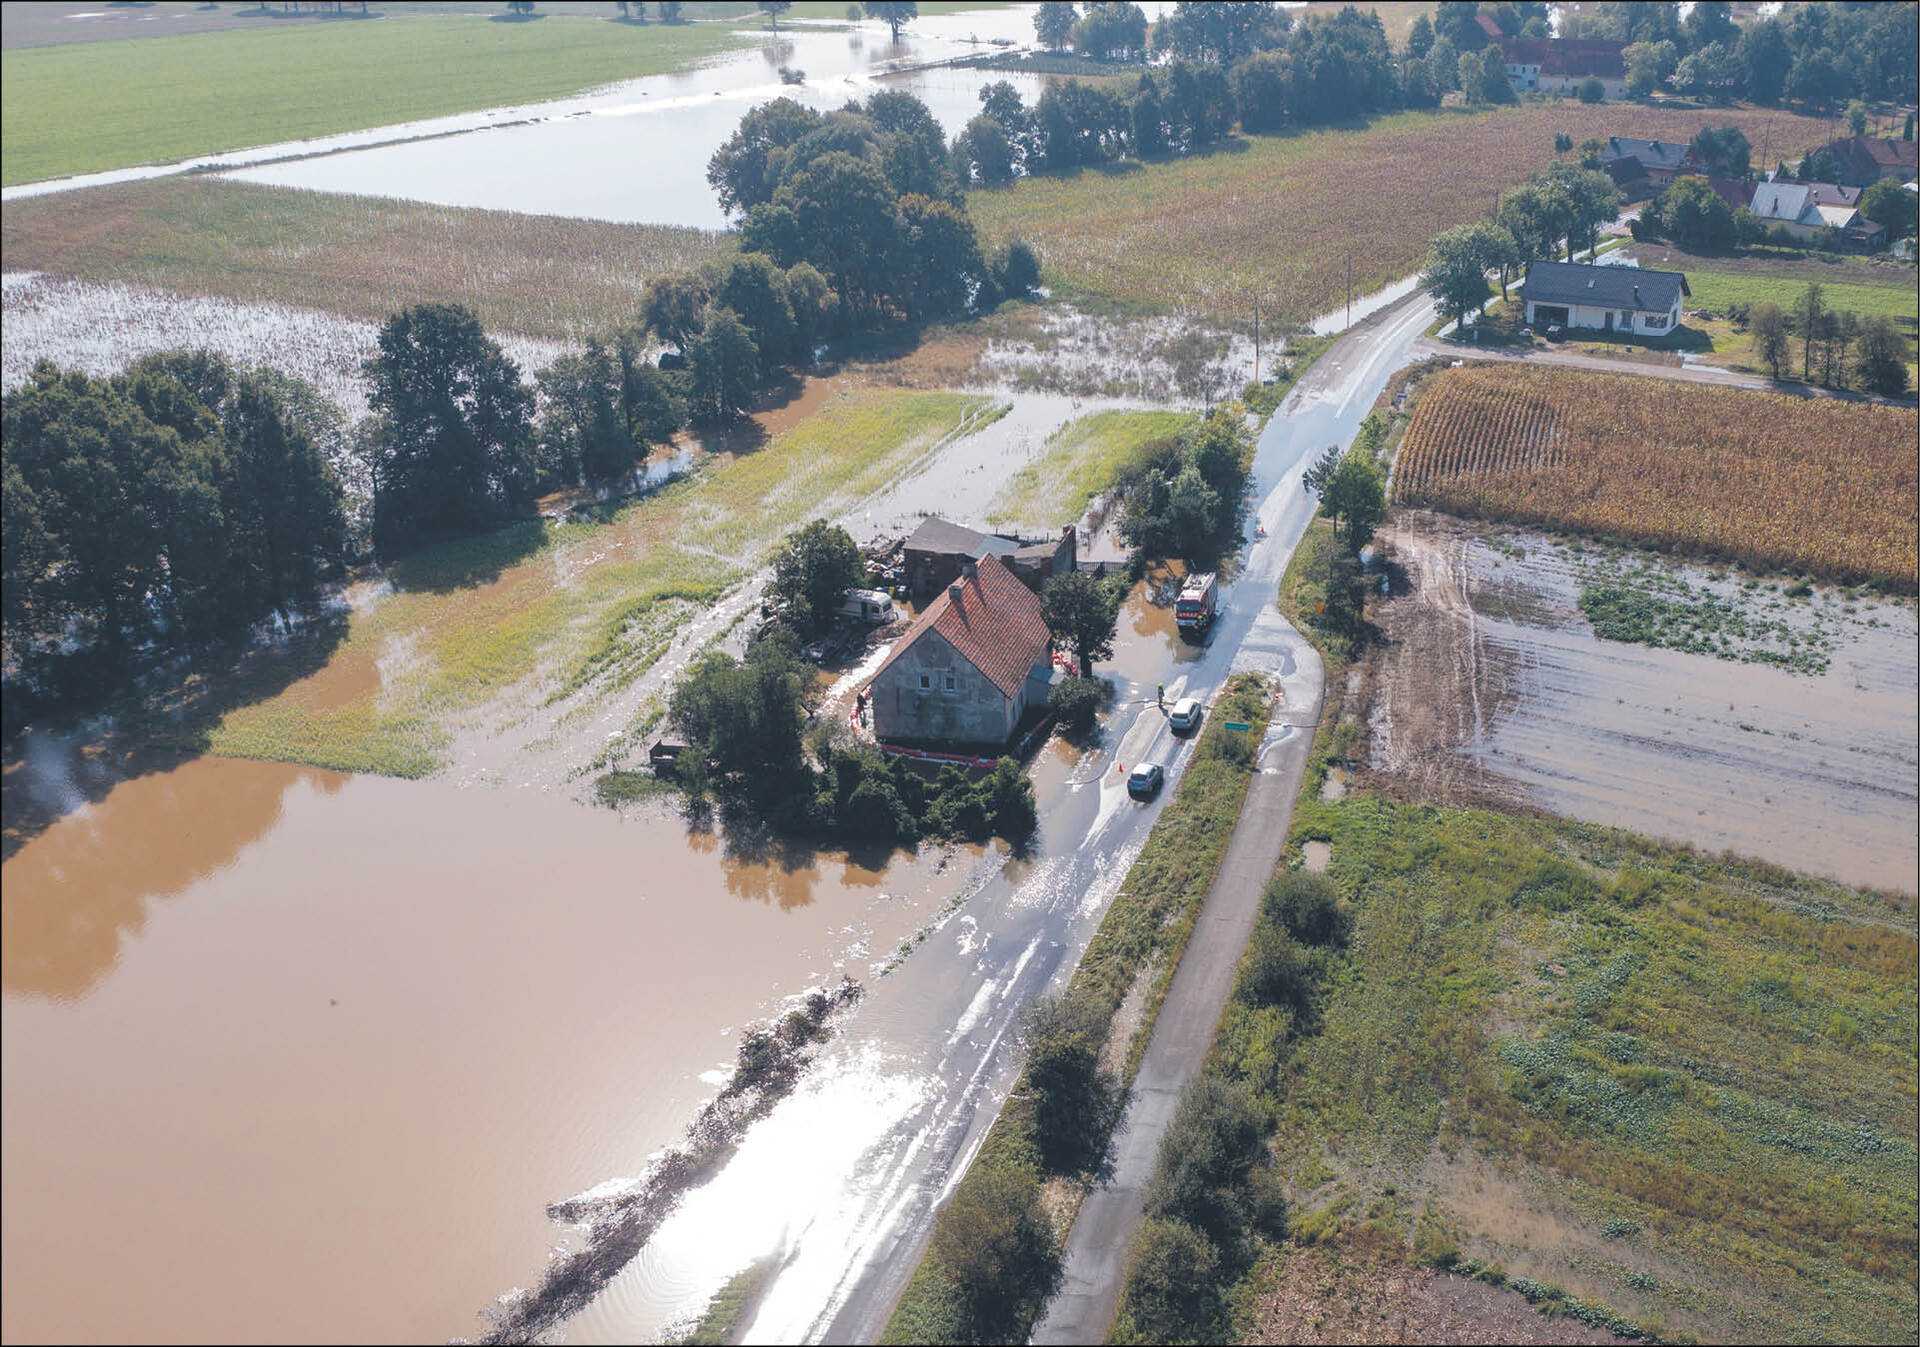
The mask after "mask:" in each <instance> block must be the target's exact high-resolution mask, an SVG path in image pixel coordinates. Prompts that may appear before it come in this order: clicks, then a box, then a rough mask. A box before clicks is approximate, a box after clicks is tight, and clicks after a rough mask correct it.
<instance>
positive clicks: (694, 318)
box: [640, 271, 713, 353]
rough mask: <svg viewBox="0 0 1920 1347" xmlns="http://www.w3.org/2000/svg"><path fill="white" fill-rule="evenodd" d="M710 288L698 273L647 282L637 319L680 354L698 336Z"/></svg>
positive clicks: (711, 291) (703, 277) (669, 276)
mask: <svg viewBox="0 0 1920 1347" xmlns="http://www.w3.org/2000/svg"><path fill="white" fill-rule="evenodd" d="M712 298H713V287H712V285H711V284H710V283H709V282H708V280H707V278H706V277H705V276H703V275H701V274H700V273H698V272H693V271H682V272H672V273H669V274H667V275H665V276H656V277H654V278H653V279H652V280H650V281H648V282H647V288H646V290H645V291H644V292H643V293H642V295H641V298H640V316H641V319H642V321H644V322H645V323H646V325H647V327H648V328H649V329H650V330H651V331H653V332H654V333H655V334H656V335H658V336H659V338H660V340H662V341H664V342H667V343H669V344H670V345H672V346H674V347H675V348H677V349H678V350H680V351H681V352H683V353H684V352H685V351H686V349H687V347H688V345H689V344H690V343H691V342H692V341H693V339H694V338H695V337H697V336H699V335H700V323H701V320H702V316H703V315H704V314H705V313H706V309H707V303H708V301H709V300H711V299H712Z"/></svg>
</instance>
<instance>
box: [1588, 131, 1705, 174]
mask: <svg viewBox="0 0 1920 1347" xmlns="http://www.w3.org/2000/svg"><path fill="white" fill-rule="evenodd" d="M1687 149H1688V147H1687V146H1685V145H1682V144H1679V143H1678V142H1676V141H1671V140H1635V139H1634V138H1633V137H1632V136H1608V137H1607V148H1606V149H1605V150H1604V151H1602V152H1601V155H1600V158H1601V159H1602V160H1603V161H1605V160H1608V159H1634V160H1637V161H1639V163H1640V165H1641V166H1642V167H1643V168H1672V169H1677V168H1680V167H1682V166H1683V165H1684V164H1685V163H1686V161H1687Z"/></svg>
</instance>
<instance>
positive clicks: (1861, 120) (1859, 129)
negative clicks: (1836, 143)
mask: <svg viewBox="0 0 1920 1347" xmlns="http://www.w3.org/2000/svg"><path fill="white" fill-rule="evenodd" d="M1847 132H1848V134H1849V135H1855V136H1864V135H1866V134H1867V105H1866V104H1865V103H1862V102H1861V101H1860V100H1859V99H1857V98H1856V99H1854V100H1853V101H1852V102H1851V103H1849V104H1847Z"/></svg>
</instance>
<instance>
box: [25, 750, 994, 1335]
mask: <svg viewBox="0 0 1920 1347" xmlns="http://www.w3.org/2000/svg"><path fill="white" fill-rule="evenodd" d="M84 770H85V769H84V767H83V766H82V764H81V763H80V762H79V761H78V760H75V759H71V758H68V757H64V756H62V755H61V754H58V753H51V752H50V753H44V754H41V755H40V757H39V758H38V759H37V760H34V761H31V762H25V763H21V764H16V765H15V766H13V767H11V768H10V769H9V771H8V773H7V776H6V778H5V797H4V798H5V803H6V805H7V813H8V816H9V821H10V822H11V821H13V820H15V819H18V818H21V817H22V816H23V815H24V814H25V813H26V812H29V811H26V810H24V809H22V808H18V807H17V806H21V805H23V804H24V803H25V802H26V800H27V797H28V796H29V795H30V794H31V793H33V792H35V791H40V792H45V793H49V794H50V795H53V796H60V797H63V798H64V797H68V796H71V797H72V798H71V799H69V800H68V805H69V808H70V812H68V813H66V815H65V816H64V817H62V818H60V819H59V820H58V821H57V822H54V823H53V824H52V825H51V826H50V827H47V828H46V829H45V830H44V831H42V832H39V833H38V834H37V835H34V836H31V837H29V838H27V839H26V840H25V841H24V844H23V845H21V846H20V847H19V849H18V851H17V852H15V853H14V854H13V855H12V856H11V857H10V858H9V859H8V860H7V861H6V862H5V866H4V870H0V875H3V876H4V900H3V903H4V905H3V906H0V914H3V915H4V934H5V939H4V942H3V943H0V972H3V974H4V976H3V978H0V985H3V988H4V1004H5V1015H4V1017H0V1037H3V1041H4V1054H5V1060H6V1064H7V1069H6V1071H5V1073H4V1079H3V1080H0V1090H3V1091H4V1096H3V1097H4V1108H5V1116H6V1120H7V1122H6V1128H5V1132H4V1168H5V1172H6V1174H7V1183H6V1185H5V1189H4V1218H5V1219H4V1250H5V1262H6V1268H7V1286H8V1294H7V1296H6V1299H5V1302H4V1310H3V1313H4V1335H5V1337H6V1339H7V1340H8V1341H15V1340H19V1341H26V1340H32V1339H59V1340H67V1341H88V1340H92V1341H131V1340H138V1339H140V1338H142V1337H147V1336H151V1333H152V1326H153V1325H154V1324H156V1323H164V1324H166V1325H167V1326H168V1332H169V1334H170V1335H177V1336H178V1337H180V1338H181V1339H183V1340H199V1341H207V1340H236V1341H237V1340H245V1341H260V1340H294V1339H312V1340H326V1341H394V1340H406V1341H445V1340H447V1339H448V1338H450V1337H455V1336H461V1335H474V1334H477V1333H480V1332H482V1331H484V1328H485V1325H484V1323H483V1322H481V1321H480V1320H479V1319H478V1318H477V1317H476V1311H477V1310H478V1309H479V1308H480V1307H482V1306H485V1305H487V1304H489V1303H491V1302H492V1300H493V1298H494V1297H495V1296H496V1295H498V1293H499V1291H500V1290H501V1288H502V1287H506V1286H512V1285H516V1284H525V1282H526V1279H527V1278H528V1276H529V1275H531V1274H532V1273H534V1272H536V1271H537V1270H538V1269H539V1267H540V1266H541V1265H542V1263H543V1262H544V1261H545V1256H546V1251H547V1249H548V1248H549V1247H550V1246H551V1244H552V1243H553V1241H554V1239H555V1237H556V1231H555V1228H554V1226H553V1225H552V1224H551V1222H550V1221H549V1219H548V1217H547V1215H546V1206H547V1204H548V1203H550V1202H552V1201H554V1200H556V1199H558V1198H562V1197H565V1196H568V1195H569V1194H573V1193H578V1192H581V1191H583V1190H584V1189H586V1188H588V1187H591V1186H592V1185H595V1184H599V1183H602V1182H605V1181H606V1180H608V1179H609V1178H610V1177H617V1176H623V1175H636V1174H638V1173H640V1172H641V1171H642V1170H643V1169H644V1167H645V1165H646V1161H647V1157H648V1155H649V1154H650V1153H651V1152H653V1151H655V1150H656V1149H658V1148H659V1147H661V1146H663V1145H667V1144H670V1143H672V1142H673V1141H675V1140H676V1139H677V1138H678V1137H679V1135H680V1133H681V1131H682V1129H683V1128H684V1127H685V1126H686V1123H687V1120H688V1119H689V1118H690V1117H692V1116H693V1113H694V1111H695V1109H696V1108H697V1107H698V1105H699V1103H700V1101H701V1100H702V1099H704V1098H705V1097H707V1096H708V1095H709V1094H711V1092H712V1089H713V1086H712V1085H711V1083H710V1082H709V1081H707V1080H705V1079H703V1073H710V1072H712V1071H714V1070H716V1069H723V1068H726V1067H728V1066H729V1065H730V1064H731V1062H732V1059H733V1055H734V1044H735V1041H736V1038H737V1033H738V1031H739V1030H740V1029H741V1028H743V1027H745V1026H746V1025H748V1024H750V1023H752V1022H754V1021H756V1020H758V1019H761V1018H763V1017H765V1016H768V1015H770V1014H772V1013H774V1012H775V1011H777V1010H778V1009H779V1008H780V1006H781V1002H782V998H784V997H785V996H788V995H790V994H793V993H796V992H799V991H801V990H803V989H805V988H806V987H808V986H812V985H822V984H825V983H826V982H827V981H828V980H829V979H831V978H833V977H834V976H835V975H836V974H837V973H838V972H839V971H841V970H845V971H848V972H851V973H852V974H853V975H854V976H856V977H859V978H862V979H870V978H871V972H870V969H871V965H872V963H873V962H875V961H877V960H880V959H882V958H884V957H885V956H886V955H887V954H888V953H889V952H891V951H892V949H893V948H894V947H895V946H896V945H897V944H898V942H899V941H900V940H901V939H903V938H904V937H906V936H908V935H910V934H911V933H912V932H913V931H915V930H916V929H918V928H919V926H920V925H921V924H922V923H923V922H925V921H926V920H927V919H928V917H929V916H930V915H931V914H933V913H935V912H937V911H938V910H939V909H940V908H941V906H942V905H943V904H944V903H945V902H946V901H947V899H948V898H949V897H950V896H951V894H952V893H953V892H954V891H956V890H957V888H958V886H959V885H960V883H961V882H963V879H964V876H965V875H966V873H967V872H968V870H969V869H970V867H969V865H967V864H965V863H962V862H964V861H965V859H966V856H965V855H961V856H959V857H956V856H955V855H954V854H953V853H951V852H947V853H942V854H935V853H932V852H927V853H923V856H922V857H921V858H919V859H915V858H909V857H905V856H897V857H895V858H894V859H893V860H892V862H891V863H890V864H889V863H888V862H887V861H886V860H885V859H883V858H879V857H861V858H858V859H851V858H848V857H846V856H844V855H841V854H837V853H827V852H820V853H805V852H801V853H798V854H794V855H789V856H785V857H759V858H751V859H746V860H742V859H739V858H729V857H728V856H727V855H726V854H725V848H724V847H722V846H720V845H719V844H717V843H715V842H714V841H712V840H711V839H708V838H698V837H696V838H695V839H693V841H694V843H695V844H693V845H690V844H689V838H688V837H687V835H686V832H685V829H684V826H683V825H682V824H681V823H680V822H679V821H678V819H677V818H674V817H671V816H667V815H649V816H640V817H627V818H623V817H621V816H620V815H618V814H615V813H613V812H611V811H608V810H603V809H594V808H588V807H584V806H581V805H577V804H574V803H572V802H570V801H567V800H564V799H560V798H557V797H554V796H551V795H547V794H544V793H541V792H538V791H531V790H519V789H500V790H487V789H467V790H462V789H458V788H456V787H453V786H450V785H448V784H446V783H444V782H399V781H391V780H385V779H380V778H366V777H352V778H350V777H345V776H341V775H338V774H336V773H331V772H322V771H316V770H312V769H305V768H295V767H287V766H278V765H273V764H262V763H252V762H238V761H231V760H223V759H211V758H202V759H198V760H195V761H192V762H189V763H187V764H186V765H184V766H182V767H179V768H177V769H175V770H172V771H168V772H163V773H155V774H151V775H147V776H142V777H137V778H135V779H133V780H130V781H125V782H123V783H121V784H120V785H118V786H117V787H115V788H113V789H112V790H111V792H110V793H107V794H106V795H105V796H104V798H103V799H101V800H100V802H99V803H97V804H91V805H88V804H84V803H81V801H80V799H79V796H78V792H77V790H76V789H75V774H76V773H78V774H82V778H83V779H84ZM103 1267H106V1268H111V1269H112V1270H113V1274H112V1276H111V1277H102V1276H101V1275H100V1269H102V1268H103ZM320 1286H351V1287H352V1288H353V1294H352V1295H348V1296H336V1295H316V1294H315V1289H316V1288H317V1287H320Z"/></svg>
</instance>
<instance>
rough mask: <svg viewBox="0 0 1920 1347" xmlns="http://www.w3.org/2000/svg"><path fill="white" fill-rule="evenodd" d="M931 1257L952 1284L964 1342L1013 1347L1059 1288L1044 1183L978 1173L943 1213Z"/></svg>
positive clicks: (1012, 1171) (1008, 1171)
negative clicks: (1044, 1206)
mask: <svg viewBox="0 0 1920 1347" xmlns="http://www.w3.org/2000/svg"><path fill="white" fill-rule="evenodd" d="M927 1253H928V1258H929V1259H930V1261H932V1262H933V1264H934V1265H935V1266H937V1267H940V1268H942V1269H944V1270H945V1271H946V1272H947V1274H948V1276H949V1277H951V1278H952V1282H953V1286H954V1292H955V1297H956V1299H957V1300H958V1301H959V1306H958V1308H959V1310H960V1313H961V1316H962V1318H963V1319H964V1320H965V1323H964V1324H963V1325H962V1333H961V1341H965V1342H1010V1341H1012V1340H1013V1338H1014V1336H1015V1335H1016V1334H1022V1333H1024V1332H1025V1331H1026V1329H1027V1326H1028V1325H1030V1324H1032V1323H1033V1322H1034V1320H1035V1319H1037V1318H1038V1317H1039V1312H1040V1309H1041V1307H1042V1306H1043V1305H1045V1304H1046V1301H1047V1298H1048V1297H1049V1296H1051V1295H1052V1294H1053V1290H1054V1288H1055V1287H1056V1286H1058V1285H1059V1282H1060V1251H1059V1247H1058V1245H1056V1244H1055V1243H1054V1238H1053V1226H1052V1224H1051V1222H1049V1221H1048V1219H1047V1214H1046V1212H1045V1211H1044V1210H1043V1209H1042V1208H1041V1206H1040V1181H1039V1179H1038V1177H1037V1176H1035V1175H1033V1174H1032V1173H1029V1172H1025V1171H1022V1170H1020V1169H1019V1168H1018V1167H1007V1168H1004V1169H1003V1168H999V1167H996V1166H988V1165H977V1166H975V1167H974V1168H973V1169H972V1170H971V1171H970V1172H969V1173H968V1175H967V1178H966V1181H965V1182H964V1183H962V1184H960V1186H959V1187H958V1188H956V1189H955V1190H954V1194H953V1197H952V1198H951V1199H950V1200H949V1201H948V1202H947V1204H946V1206H945V1207H943V1208H941V1210H940V1214H939V1216H938V1217H937V1218H936V1219H935V1221H934V1224H933V1235H932V1237H931V1239H930V1240H929V1242H928V1250H927Z"/></svg>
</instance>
